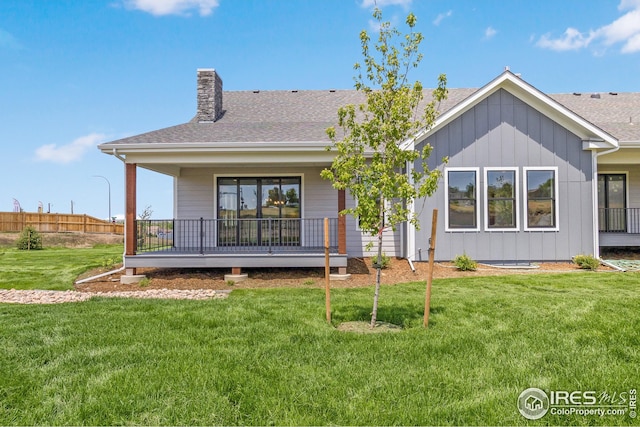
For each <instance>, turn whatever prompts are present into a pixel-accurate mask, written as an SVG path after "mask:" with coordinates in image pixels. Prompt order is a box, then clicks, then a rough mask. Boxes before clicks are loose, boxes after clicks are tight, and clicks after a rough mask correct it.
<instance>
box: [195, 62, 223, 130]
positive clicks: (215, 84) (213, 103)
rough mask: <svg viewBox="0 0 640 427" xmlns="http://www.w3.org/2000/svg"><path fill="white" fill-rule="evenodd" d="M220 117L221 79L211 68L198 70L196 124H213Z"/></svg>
mask: <svg viewBox="0 0 640 427" xmlns="http://www.w3.org/2000/svg"><path fill="white" fill-rule="evenodd" d="M221 115H222V79H221V78H220V76H218V74H217V73H216V70H214V69H213V68H199V69H198V111H197V113H196V117H197V118H198V123H213V122H215V121H216V120H218V119H219V118H220V116H221Z"/></svg>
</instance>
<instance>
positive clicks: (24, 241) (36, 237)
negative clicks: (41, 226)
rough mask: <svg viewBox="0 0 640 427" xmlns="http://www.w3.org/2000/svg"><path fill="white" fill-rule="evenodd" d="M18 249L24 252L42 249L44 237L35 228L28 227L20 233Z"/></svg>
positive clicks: (17, 243)
mask: <svg viewBox="0 0 640 427" xmlns="http://www.w3.org/2000/svg"><path fill="white" fill-rule="evenodd" d="M16 247H17V248H18V249H19V250H22V251H29V250H38V249H42V236H41V235H40V233H38V231H37V230H36V229H35V228H33V227H32V226H30V225H28V226H26V227H25V228H24V229H23V230H22V233H20V237H19V238H18V241H17V242H16Z"/></svg>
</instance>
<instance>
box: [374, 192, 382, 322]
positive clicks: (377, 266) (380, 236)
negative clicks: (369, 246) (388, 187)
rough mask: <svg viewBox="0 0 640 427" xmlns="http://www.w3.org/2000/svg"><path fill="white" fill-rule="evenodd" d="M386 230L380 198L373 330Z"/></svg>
mask: <svg viewBox="0 0 640 427" xmlns="http://www.w3.org/2000/svg"><path fill="white" fill-rule="evenodd" d="M383 230H384V199H383V198H382V197H380V227H379V228H378V262H376V291H375V293H374V294H373V310H372V311H371V328H375V327H376V321H377V320H378V296H380V282H382V232H383Z"/></svg>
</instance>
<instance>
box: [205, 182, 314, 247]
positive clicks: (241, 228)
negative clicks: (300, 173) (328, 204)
mask: <svg viewBox="0 0 640 427" xmlns="http://www.w3.org/2000/svg"><path fill="white" fill-rule="evenodd" d="M217 188H218V197H217V201H218V219H219V220H221V221H218V245H219V246H236V245H240V246H256V245H257V246H261V245H272V244H275V245H287V246H292V245H297V244H300V237H301V236H300V220H299V219H300V217H301V215H300V214H301V209H300V200H301V193H300V191H301V188H302V179H301V177H264V178H262V177H258V178H254V177H243V178H241V177H239V178H231V177H230V178H217Z"/></svg>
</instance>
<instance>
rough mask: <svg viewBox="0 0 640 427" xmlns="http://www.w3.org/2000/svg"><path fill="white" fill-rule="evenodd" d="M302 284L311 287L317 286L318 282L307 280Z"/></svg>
mask: <svg viewBox="0 0 640 427" xmlns="http://www.w3.org/2000/svg"><path fill="white" fill-rule="evenodd" d="M302 284H303V285H304V286H311V285H315V284H316V281H315V280H311V279H307V280H305V281H304V282H302Z"/></svg>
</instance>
